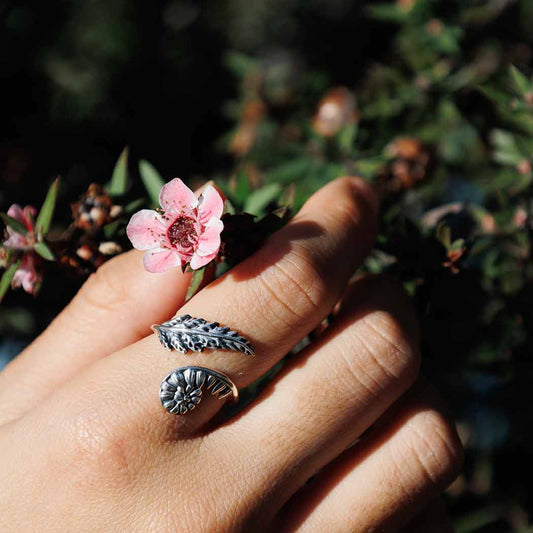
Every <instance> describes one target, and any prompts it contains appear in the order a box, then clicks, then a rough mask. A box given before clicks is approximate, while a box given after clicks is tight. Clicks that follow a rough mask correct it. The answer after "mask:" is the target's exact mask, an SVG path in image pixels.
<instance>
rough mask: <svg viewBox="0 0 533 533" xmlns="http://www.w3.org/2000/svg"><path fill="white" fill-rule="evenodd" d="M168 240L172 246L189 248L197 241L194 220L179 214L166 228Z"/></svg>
mask: <svg viewBox="0 0 533 533" xmlns="http://www.w3.org/2000/svg"><path fill="white" fill-rule="evenodd" d="M167 236H168V240H169V241H170V244H172V246H174V247H177V246H179V247H180V248H190V247H191V246H193V245H195V244H196V242H197V241H198V233H196V228H195V227H194V220H193V219H192V218H190V217H186V216H184V215H180V216H179V217H178V218H176V220H174V222H173V223H172V225H171V226H170V227H169V228H168V230H167Z"/></svg>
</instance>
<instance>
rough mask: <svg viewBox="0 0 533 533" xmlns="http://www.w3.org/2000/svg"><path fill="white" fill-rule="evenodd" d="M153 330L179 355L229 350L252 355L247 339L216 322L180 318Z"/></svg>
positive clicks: (163, 342)
mask: <svg viewBox="0 0 533 533" xmlns="http://www.w3.org/2000/svg"><path fill="white" fill-rule="evenodd" d="M152 330H153V331H154V333H155V334H156V335H157V336H158V337H159V342H160V343H161V344H162V346H163V347H164V348H166V349H167V350H178V352H181V353H188V352H189V350H190V351H191V352H203V351H204V350H205V349H206V348H209V349H212V350H232V351H237V352H242V353H244V354H246V355H254V354H255V349H254V347H253V346H252V344H251V343H250V341H249V340H248V339H246V338H245V337H243V336H242V335H239V333H237V332H236V331H233V330H231V329H230V328H229V327H227V326H221V325H220V324H219V323H218V322H207V320H205V319H203V318H194V317H192V316H191V315H182V316H178V317H176V318H172V319H170V320H168V321H167V322H163V323H162V324H154V325H153V326H152Z"/></svg>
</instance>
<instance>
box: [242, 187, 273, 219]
mask: <svg viewBox="0 0 533 533" xmlns="http://www.w3.org/2000/svg"><path fill="white" fill-rule="evenodd" d="M281 191H282V187H281V185H280V184H279V183H269V184H268V185H265V186H264V187H261V188H260V189H257V190H256V191H254V192H253V193H252V194H250V196H248V199H247V200H246V202H245V204H244V212H245V213H250V214H251V215H260V214H262V213H263V211H264V209H265V208H266V207H267V206H268V204H270V203H271V202H273V201H274V200H276V199H277V198H279V196H280V194H281Z"/></svg>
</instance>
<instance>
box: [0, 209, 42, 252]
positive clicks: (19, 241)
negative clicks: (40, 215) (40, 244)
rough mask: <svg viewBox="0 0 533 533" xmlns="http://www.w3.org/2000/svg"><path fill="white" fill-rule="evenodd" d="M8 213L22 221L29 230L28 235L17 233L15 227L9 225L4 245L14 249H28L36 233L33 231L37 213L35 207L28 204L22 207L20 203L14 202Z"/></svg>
mask: <svg viewBox="0 0 533 533" xmlns="http://www.w3.org/2000/svg"><path fill="white" fill-rule="evenodd" d="M7 214H8V215H9V216H10V217H11V218H14V219H15V220H16V221H17V222H20V223H21V224H22V225H23V226H24V227H25V228H26V230H27V231H28V233H27V234H26V235H23V234H22V233H17V232H16V231H15V230H14V229H13V228H10V227H9V226H7V239H6V240H5V241H4V243H3V244H4V246H5V247H7V248H11V249H13V250H26V249H28V247H30V246H31V245H32V244H33V240H34V238H35V234H34V231H33V224H34V222H33V219H34V217H35V215H36V214H37V210H36V209H35V207H32V206H31V205H27V206H26V207H25V208H24V209H22V208H21V207H20V206H19V205H17V204H13V205H12V206H11V207H10V208H9V210H8V212H7Z"/></svg>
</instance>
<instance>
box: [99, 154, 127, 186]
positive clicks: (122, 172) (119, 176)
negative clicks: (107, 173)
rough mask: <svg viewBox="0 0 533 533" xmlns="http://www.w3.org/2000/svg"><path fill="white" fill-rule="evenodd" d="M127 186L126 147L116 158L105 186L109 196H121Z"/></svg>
mask: <svg viewBox="0 0 533 533" xmlns="http://www.w3.org/2000/svg"><path fill="white" fill-rule="evenodd" d="M127 186H128V147H127V146H126V148H124V150H122V153H121V154H120V157H119V158H118V160H117V163H116V165H115V168H114V169H113V175H112V176H111V181H110V182H109V183H108V184H107V185H106V186H105V188H106V190H107V192H108V194H110V195H111V196H122V195H123V194H124V193H125V192H126V188H127Z"/></svg>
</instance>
